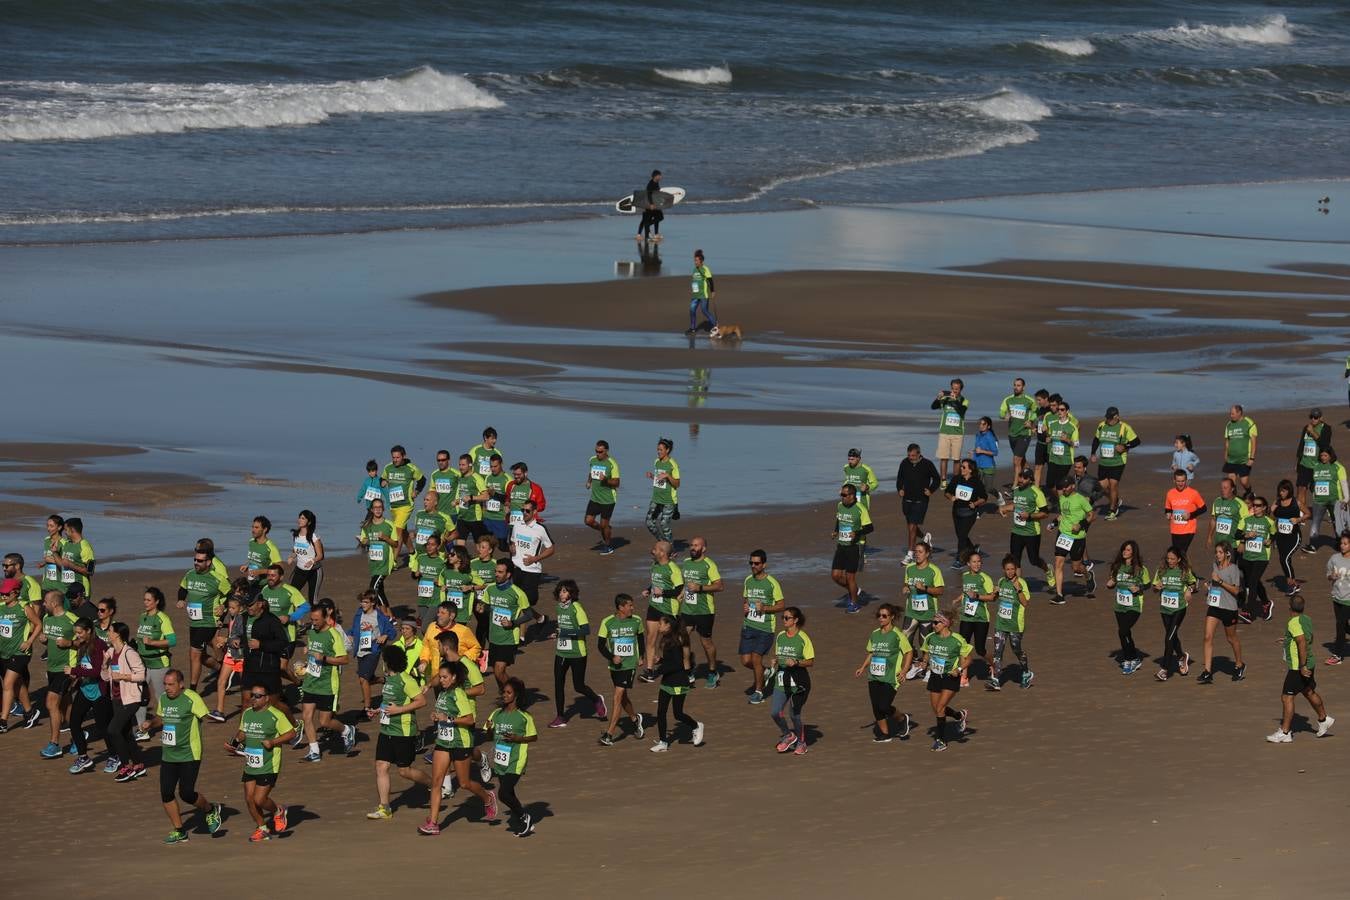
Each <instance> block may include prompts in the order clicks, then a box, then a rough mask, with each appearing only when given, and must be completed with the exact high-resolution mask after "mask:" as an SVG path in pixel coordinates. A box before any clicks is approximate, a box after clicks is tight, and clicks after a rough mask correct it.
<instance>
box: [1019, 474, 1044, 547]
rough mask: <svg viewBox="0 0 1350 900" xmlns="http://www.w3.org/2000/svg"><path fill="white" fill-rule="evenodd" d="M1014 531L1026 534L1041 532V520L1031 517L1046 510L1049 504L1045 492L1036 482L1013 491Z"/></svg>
mask: <svg viewBox="0 0 1350 900" xmlns="http://www.w3.org/2000/svg"><path fill="white" fill-rule="evenodd" d="M1012 507H1013V508H1012V533H1013V534H1020V535H1025V536H1031V535H1037V534H1040V533H1041V520H1040V519H1033V518H1031V517H1032V516H1033V515H1035V514H1036V513H1038V512H1045V511H1046V509H1047V508H1048V507H1049V504H1048V503H1047V502H1046V500H1045V493H1044V492H1043V491H1042V490H1041V489H1040V488H1038V487H1036V486H1035V485H1034V484H1033V485H1031V486H1030V487H1024V488H1017V489H1016V490H1014V491H1013V492H1012Z"/></svg>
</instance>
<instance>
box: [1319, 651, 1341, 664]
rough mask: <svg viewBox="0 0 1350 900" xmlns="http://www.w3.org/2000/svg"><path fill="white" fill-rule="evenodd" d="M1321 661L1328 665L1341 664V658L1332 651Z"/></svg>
mask: <svg viewBox="0 0 1350 900" xmlns="http://www.w3.org/2000/svg"><path fill="white" fill-rule="evenodd" d="M1323 662H1324V663H1325V664H1326V665H1328V666H1339V665H1340V664H1341V658H1340V657H1339V656H1337V655H1336V654H1335V653H1333V654H1331V655H1330V656H1328V657H1327V658H1326V659H1325V660H1323Z"/></svg>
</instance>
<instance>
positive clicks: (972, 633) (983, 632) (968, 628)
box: [960, 622, 989, 656]
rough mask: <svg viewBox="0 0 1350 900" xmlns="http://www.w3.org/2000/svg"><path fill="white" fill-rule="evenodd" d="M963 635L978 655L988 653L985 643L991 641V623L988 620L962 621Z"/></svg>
mask: <svg viewBox="0 0 1350 900" xmlns="http://www.w3.org/2000/svg"><path fill="white" fill-rule="evenodd" d="M960 628H961V637H963V638H965V640H966V643H967V644H970V646H972V647H974V648H975V654H976V655H977V656H986V655H988V652H987V650H986V649H985V645H986V644H987V643H988V642H989V623H988V622H962V623H961V626H960Z"/></svg>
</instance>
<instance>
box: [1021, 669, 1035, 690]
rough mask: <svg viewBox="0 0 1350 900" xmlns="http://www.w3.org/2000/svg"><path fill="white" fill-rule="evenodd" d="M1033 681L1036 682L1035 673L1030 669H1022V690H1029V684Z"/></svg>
mask: <svg viewBox="0 0 1350 900" xmlns="http://www.w3.org/2000/svg"><path fill="white" fill-rule="evenodd" d="M1035 680H1036V673H1035V672H1033V671H1031V670H1030V669H1024V670H1023V671H1022V687H1023V688H1029V687H1031V683H1032V682H1033V681H1035Z"/></svg>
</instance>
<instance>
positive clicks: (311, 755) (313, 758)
mask: <svg viewBox="0 0 1350 900" xmlns="http://www.w3.org/2000/svg"><path fill="white" fill-rule="evenodd" d="M321 759H323V757H322V756H320V755H319V751H317V750H311V751H309V752H308V753H306V754H305V755H304V756H302V757H300V761H301V762H308V763H316V762H318V761H319V760H321Z"/></svg>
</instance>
